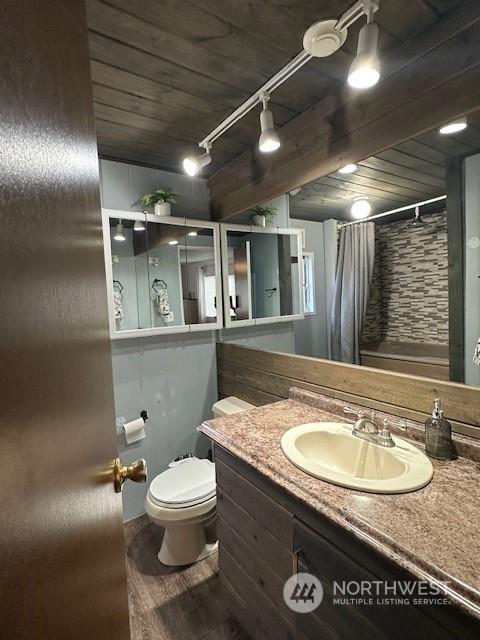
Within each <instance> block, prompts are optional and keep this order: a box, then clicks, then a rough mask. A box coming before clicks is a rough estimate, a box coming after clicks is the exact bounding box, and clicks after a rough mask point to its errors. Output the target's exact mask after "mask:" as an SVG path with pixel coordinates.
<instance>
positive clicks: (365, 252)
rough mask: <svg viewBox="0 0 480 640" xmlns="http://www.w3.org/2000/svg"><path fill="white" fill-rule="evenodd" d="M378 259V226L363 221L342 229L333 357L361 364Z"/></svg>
mask: <svg viewBox="0 0 480 640" xmlns="http://www.w3.org/2000/svg"><path fill="white" fill-rule="evenodd" d="M374 258H375V225H374V223H373V222H362V223H359V224H353V225H351V226H348V227H343V228H342V229H341V230H340V244H339V249H338V260H337V271H336V276H335V289H334V296H333V306H332V358H333V359H334V360H338V361H340V362H350V363H353V364H360V340H361V337H362V329H363V322H364V320H365V313H366V311H367V304H368V296H369V293H370V285H371V282H372V274H373V262H374Z"/></svg>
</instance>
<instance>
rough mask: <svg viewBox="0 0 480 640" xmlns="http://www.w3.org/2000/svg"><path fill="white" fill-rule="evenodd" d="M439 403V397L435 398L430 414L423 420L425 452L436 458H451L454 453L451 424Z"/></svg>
mask: <svg viewBox="0 0 480 640" xmlns="http://www.w3.org/2000/svg"><path fill="white" fill-rule="evenodd" d="M440 404H441V403H440V398H436V400H435V402H434V403H433V411H432V416H431V418H427V420H426V421H425V452H426V454H427V455H428V456H430V457H431V458H437V460H451V459H452V458H453V453H454V451H453V442H452V426H451V424H450V422H449V421H448V420H447V419H446V418H444V417H443V411H442V409H441V406H440Z"/></svg>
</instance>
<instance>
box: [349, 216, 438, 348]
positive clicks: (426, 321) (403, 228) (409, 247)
mask: <svg viewBox="0 0 480 640" xmlns="http://www.w3.org/2000/svg"><path fill="white" fill-rule="evenodd" d="M424 219H425V222H426V224H424V225H420V226H414V227H412V226H409V221H401V222H393V223H391V224H383V225H376V227H375V265H374V271H373V282H372V289H371V293H370V302H369V305H368V309H367V316H366V320H365V325H364V331H363V336H362V342H377V341H379V340H388V341H400V342H420V343H425V342H429V343H435V344H448V246H447V215H446V212H443V213H438V214H434V215H430V216H425V218H424Z"/></svg>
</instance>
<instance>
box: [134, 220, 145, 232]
mask: <svg viewBox="0 0 480 640" xmlns="http://www.w3.org/2000/svg"><path fill="white" fill-rule="evenodd" d="M133 230H134V231H145V225H144V224H143V222H142V220H135V224H134V225H133Z"/></svg>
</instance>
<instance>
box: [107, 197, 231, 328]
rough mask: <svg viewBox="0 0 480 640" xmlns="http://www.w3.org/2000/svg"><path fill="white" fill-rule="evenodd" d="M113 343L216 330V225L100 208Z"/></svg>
mask: <svg viewBox="0 0 480 640" xmlns="http://www.w3.org/2000/svg"><path fill="white" fill-rule="evenodd" d="M102 218H103V233H104V247H105V269H106V277H107V294H108V306H109V323H110V336H111V338H112V339H119V338H133V337H140V336H153V335H160V334H170V333H184V332H188V331H206V330H212V329H219V328H221V327H222V326H223V320H222V285H221V266H220V238H219V225H218V223H215V222H206V221H204V220H194V219H186V218H174V217H170V216H165V217H160V216H156V215H151V214H144V213H138V212H130V211H119V210H115V209H103V210H102Z"/></svg>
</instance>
